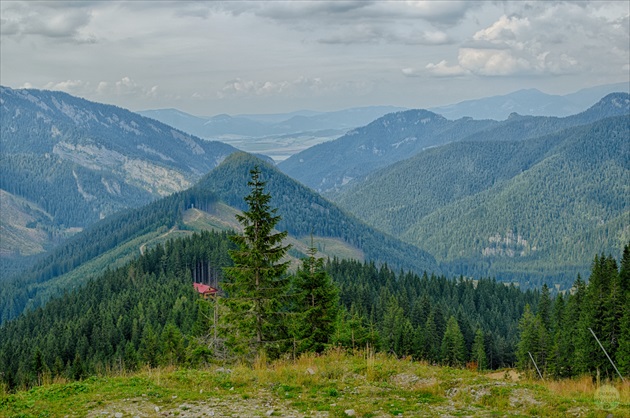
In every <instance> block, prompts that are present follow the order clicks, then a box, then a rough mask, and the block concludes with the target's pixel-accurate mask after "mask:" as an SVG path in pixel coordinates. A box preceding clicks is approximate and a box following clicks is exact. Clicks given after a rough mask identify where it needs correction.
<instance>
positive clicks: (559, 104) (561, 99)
mask: <svg viewBox="0 0 630 418" xmlns="http://www.w3.org/2000/svg"><path fill="white" fill-rule="evenodd" d="M616 92H626V93H630V84H628V83H615V84H605V85H601V86H596V87H589V88H585V89H582V90H579V91H577V92H574V93H570V94H566V95H562V96H561V95H554V94H547V93H543V92H541V91H540V90H537V89H525V90H518V91H515V92H512V93H509V94H505V95H500V96H492V97H485V98H481V99H475V100H466V101H463V102H460V103H455V104H451V105H447V106H440V107H433V108H430V109H429V110H431V111H432V112H435V113H437V114H440V115H442V116H444V117H445V118H447V119H452V120H455V119H459V118H463V117H471V118H474V119H494V120H504V119H506V118H507V117H508V116H509V115H510V114H512V113H518V114H520V115H531V116H557V117H564V116H569V115H574V114H576V113H580V112H583V111H584V110H586V109H588V108H589V107H590V106H592V105H593V103H595V102H597V101H598V100H599V99H601V98H602V97H604V96H606V95H607V94H610V93H616Z"/></svg>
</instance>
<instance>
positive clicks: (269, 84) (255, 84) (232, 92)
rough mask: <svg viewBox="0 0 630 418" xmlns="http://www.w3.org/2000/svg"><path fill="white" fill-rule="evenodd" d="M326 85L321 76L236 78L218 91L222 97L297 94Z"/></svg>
mask: <svg viewBox="0 0 630 418" xmlns="http://www.w3.org/2000/svg"><path fill="white" fill-rule="evenodd" d="M322 87H324V84H323V82H322V80H321V79H320V78H308V77H304V76H301V77H298V78H297V79H295V80H292V81H254V80H243V79H241V78H236V79H233V80H230V81H228V82H226V83H225V85H224V86H223V88H222V89H221V90H220V91H218V92H217V97H218V98H220V99H223V98H227V97H242V96H252V95H254V96H275V95H295V94H300V93H304V92H307V91H308V92H316V91H317V90H318V89H320V88H322Z"/></svg>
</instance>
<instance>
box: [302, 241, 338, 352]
mask: <svg viewBox="0 0 630 418" xmlns="http://www.w3.org/2000/svg"><path fill="white" fill-rule="evenodd" d="M316 254H317V249H316V248H314V247H313V244H312V242H311V248H310V249H309V252H308V257H307V258H305V259H303V260H302V266H301V267H300V269H299V270H298V271H297V274H296V276H295V282H294V285H295V292H296V294H295V298H294V301H295V306H296V310H297V311H298V315H297V318H296V321H295V322H296V326H295V329H296V331H295V334H296V339H297V341H298V343H297V345H298V346H299V347H298V350H299V351H315V352H317V353H321V352H322V351H324V349H325V348H326V346H327V345H328V344H329V343H330V340H331V338H332V336H333V335H334V331H335V325H336V323H337V316H338V315H339V289H338V288H337V287H336V286H335V284H334V283H333V281H332V278H331V277H330V275H328V273H326V271H325V270H324V260H323V259H322V258H317V257H315V255H316Z"/></svg>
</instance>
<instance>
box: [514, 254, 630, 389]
mask: <svg viewBox="0 0 630 418" xmlns="http://www.w3.org/2000/svg"><path fill="white" fill-rule="evenodd" d="M519 329H520V341H519V344H518V349H517V357H518V364H519V367H520V368H521V369H526V370H529V371H530V372H532V373H535V372H533V370H534V367H535V366H534V365H533V363H532V361H531V359H530V357H529V355H530V354H528V353H531V355H532V357H533V359H534V360H535V361H536V363H537V365H538V367H539V368H540V369H541V371H542V373H544V374H545V375H548V376H552V377H556V378H563V377H573V376H578V375H580V374H585V373H586V374H593V375H596V376H598V377H600V378H604V377H606V378H609V379H613V378H616V377H617V376H618V374H617V370H615V369H614V367H613V365H612V364H611V362H610V361H609V360H608V359H607V357H606V355H607V354H608V355H609V356H610V357H611V359H612V360H613V361H614V362H615V363H616V366H617V367H618V372H619V373H621V374H622V375H624V376H628V375H630V244H629V245H626V246H625V248H624V251H623V256H622V258H621V262H620V265H618V264H617V261H616V260H615V258H613V257H612V256H610V255H609V256H604V255H600V256H596V257H595V259H594V260H593V263H592V268H591V274H590V278H589V280H588V282H585V281H584V280H583V279H582V278H580V277H579V276H578V278H577V280H576V281H575V283H574V285H573V288H572V289H571V292H570V293H568V294H567V295H563V294H562V293H560V294H558V296H556V297H555V298H554V299H552V298H551V297H550V295H549V289H548V288H547V287H546V286H543V289H542V291H541V293H540V298H539V302H538V308H537V312H536V313H534V311H533V310H532V309H530V307H529V306H528V307H527V308H526V309H525V313H524V314H523V317H522V318H521V320H520V322H519ZM596 337H597V339H596ZM598 340H599V343H601V345H602V347H603V349H605V352H604V351H603V350H602V348H600V347H599V343H598Z"/></svg>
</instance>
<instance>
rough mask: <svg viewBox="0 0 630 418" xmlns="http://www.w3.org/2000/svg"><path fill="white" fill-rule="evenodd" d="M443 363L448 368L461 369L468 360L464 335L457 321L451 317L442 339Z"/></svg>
mask: <svg viewBox="0 0 630 418" xmlns="http://www.w3.org/2000/svg"><path fill="white" fill-rule="evenodd" d="M441 354H442V363H444V364H446V365H448V366H456V367H461V366H463V365H464V362H465V361H466V358H467V357H468V356H467V354H466V346H465V345H464V335H463V334H462V332H461V330H460V329H459V325H458V324H457V320H456V319H455V317H454V316H451V317H450V318H449V319H448V322H447V323H446V331H445V332H444V337H443V338H442V347H441Z"/></svg>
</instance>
